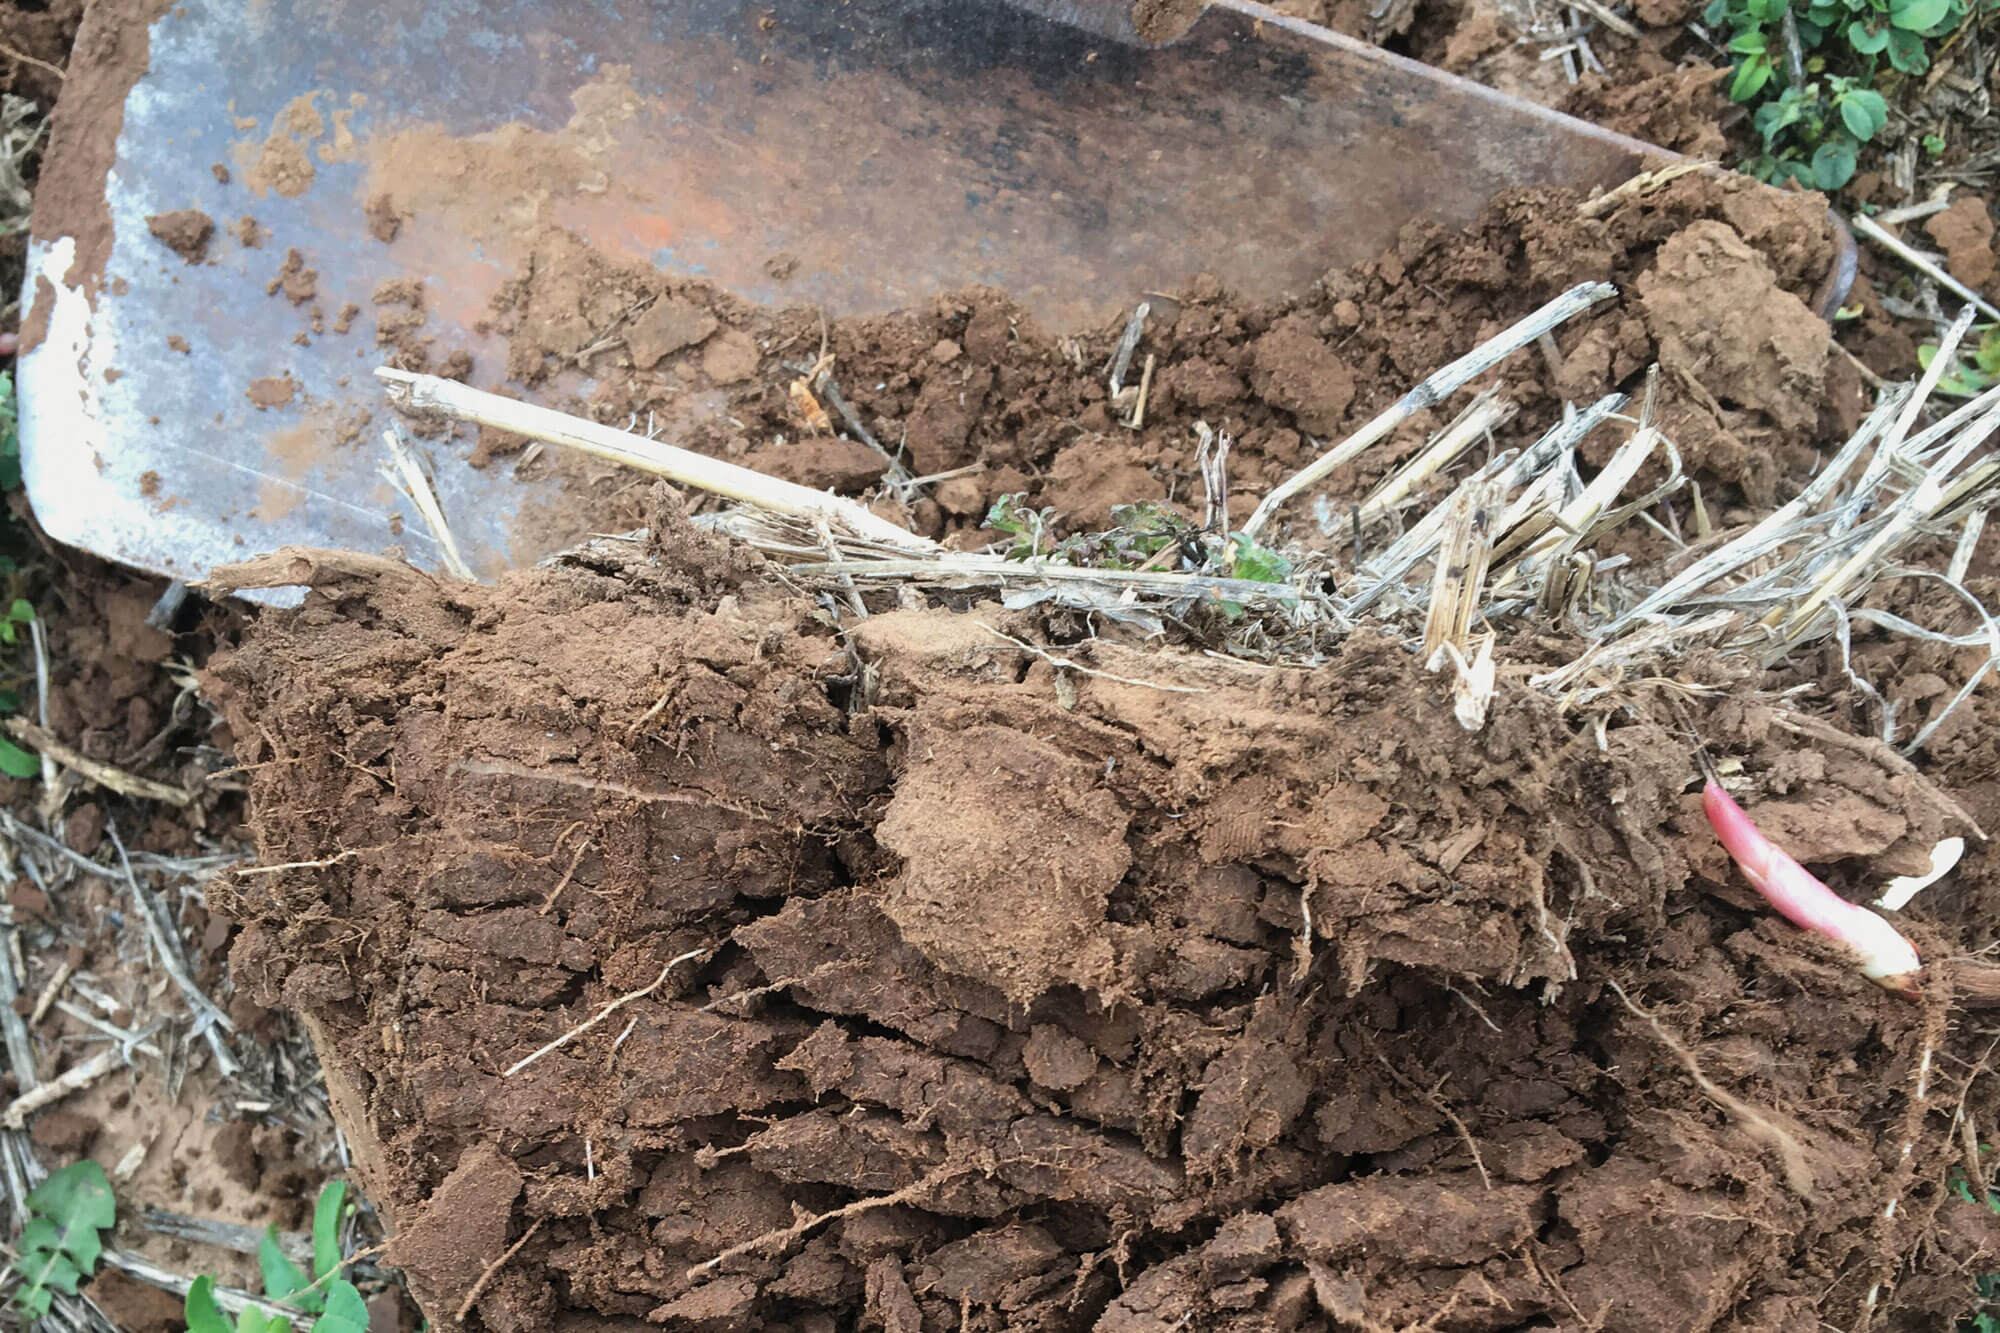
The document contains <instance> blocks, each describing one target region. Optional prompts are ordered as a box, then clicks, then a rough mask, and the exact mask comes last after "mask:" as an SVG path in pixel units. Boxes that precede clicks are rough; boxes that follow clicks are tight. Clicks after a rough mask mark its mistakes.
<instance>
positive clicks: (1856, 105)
mask: <svg viewBox="0 0 2000 1333" xmlns="http://www.w3.org/2000/svg"><path fill="white" fill-rule="evenodd" d="M1840 119H1841V121H1842V122H1843V123H1845V124H1846V126H1847V129H1848V132H1849V133H1850V134H1852V135H1853V136H1854V137H1855V138H1856V139H1859V140H1860V141H1861V142H1862V143H1867V142H1868V141H1869V140H1870V139H1872V138H1874V137H1875V136H1876V135H1877V134H1878V133H1880V132H1881V130H1882V127H1883V126H1884V125H1887V124H1888V123H1889V104H1888V103H1887V102H1886V101H1884V100H1883V99H1882V94H1880V93H1878V92H1875V91H1874V90H1872V89H1868V88H1859V89H1856V90H1855V91H1854V92H1851V93H1848V94H1847V95H1846V96H1845V97H1843V98H1841V99H1840Z"/></svg>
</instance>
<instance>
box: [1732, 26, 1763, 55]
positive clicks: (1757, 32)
mask: <svg viewBox="0 0 2000 1333" xmlns="http://www.w3.org/2000/svg"><path fill="white" fill-rule="evenodd" d="M1729 49H1730V50H1732V51H1734V52H1735V53H1736V54H1737V55H1740V56H1754V55H1760V54H1762V53H1763V50H1764V33H1763V30H1762V29H1759V28H1752V29H1750V31H1748V32H1740V33H1737V34H1736V36H1734V37H1733V38H1731V39H1730V41H1729Z"/></svg>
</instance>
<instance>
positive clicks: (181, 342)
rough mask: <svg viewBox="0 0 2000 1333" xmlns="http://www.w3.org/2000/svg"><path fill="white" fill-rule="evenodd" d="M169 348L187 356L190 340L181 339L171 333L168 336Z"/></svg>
mask: <svg viewBox="0 0 2000 1333" xmlns="http://www.w3.org/2000/svg"><path fill="white" fill-rule="evenodd" d="M167 346H168V347H169V348H171V349H172V350H174V351H176V352H179V353H180V354H181V355H183V356H186V355H187V353H188V340H187V339H186V338H183V337H181V335H180V334H178V333H169V334H168V335H167Z"/></svg>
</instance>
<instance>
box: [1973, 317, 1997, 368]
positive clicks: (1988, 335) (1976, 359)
mask: <svg viewBox="0 0 2000 1333" xmlns="http://www.w3.org/2000/svg"><path fill="white" fill-rule="evenodd" d="M1972 360H1973V364H1975V365H1977V366H1978V367H1979V368H1980V369H1981V370H1983V371H1985V372H1986V373H1987V374H1988V375H2000V325H1995V326H1994V327H1992V328H1989V329H1988V330H1986V332H1985V333H1984V334H1982V335H1981V336H1980V339H1979V348H1978V350H1977V351H1975V352H1973V354H1972Z"/></svg>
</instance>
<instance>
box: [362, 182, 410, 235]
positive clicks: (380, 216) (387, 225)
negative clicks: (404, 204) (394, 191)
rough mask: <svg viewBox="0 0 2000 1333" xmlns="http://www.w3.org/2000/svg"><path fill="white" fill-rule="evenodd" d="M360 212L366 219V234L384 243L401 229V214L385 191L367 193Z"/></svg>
mask: <svg viewBox="0 0 2000 1333" xmlns="http://www.w3.org/2000/svg"><path fill="white" fill-rule="evenodd" d="M362 212H363V214H364V215H365V216H366V217H367V219H368V234H369V235H370V236H373V237H374V238H375V239H376V240H378V241H380V242H382V244H384V245H387V244H388V243H389V242H391V241H393V240H395V239H396V235H397V233H398V232H400V231H402V229H403V217H402V214H400V213H398V212H397V211H396V201H395V200H394V199H393V198H391V197H390V195H389V194H388V192H387V191H382V192H379V193H376V194H371V195H369V196H368V202H367V203H366V204H365V205H363V207H362Z"/></svg>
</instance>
